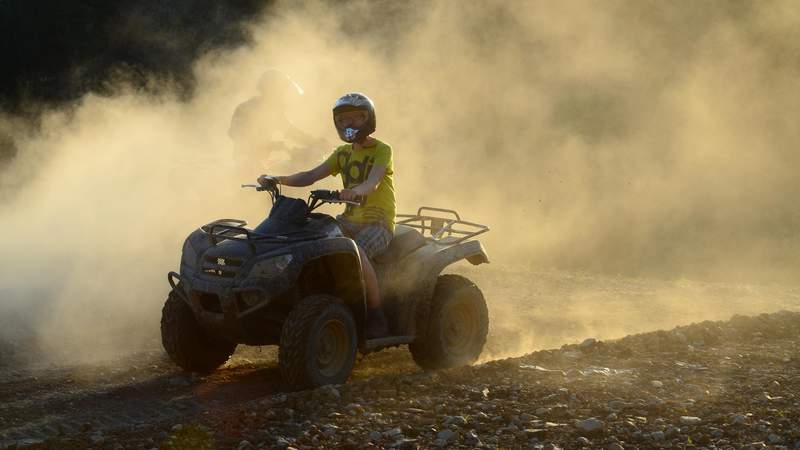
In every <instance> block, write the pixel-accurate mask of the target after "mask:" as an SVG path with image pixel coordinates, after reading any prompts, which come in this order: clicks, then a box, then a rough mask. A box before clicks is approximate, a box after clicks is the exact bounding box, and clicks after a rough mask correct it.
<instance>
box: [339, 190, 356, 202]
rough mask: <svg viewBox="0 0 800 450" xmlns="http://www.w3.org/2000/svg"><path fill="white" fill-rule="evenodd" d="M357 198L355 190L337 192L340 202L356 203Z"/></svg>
mask: <svg viewBox="0 0 800 450" xmlns="http://www.w3.org/2000/svg"><path fill="white" fill-rule="evenodd" d="M359 196H360V195H359V194H358V192H356V190H355V189H342V190H341V191H339V198H341V199H342V200H348V201H358V198H359Z"/></svg>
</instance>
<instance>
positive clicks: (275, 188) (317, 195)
mask: <svg viewBox="0 0 800 450" xmlns="http://www.w3.org/2000/svg"><path fill="white" fill-rule="evenodd" d="M242 188H253V189H255V190H256V191H258V192H264V191H266V192H269V193H270V195H271V196H272V199H273V201H275V199H276V197H277V196H279V195H280V187H279V185H278V184H276V183H269V184H267V185H266V186H264V185H260V184H243V185H242ZM366 201H367V198H366V196H363V195H359V196H357V197H356V198H355V200H344V199H343V198H342V197H341V192H339V191H331V190H328V189H316V190H313V191H311V195H310V196H309V199H308V208H309V211H313V210H314V209H316V208H317V207H319V206H320V205H321V204H322V203H344V204H347V205H355V206H363V205H364V203H366Z"/></svg>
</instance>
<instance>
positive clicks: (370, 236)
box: [336, 216, 394, 259]
mask: <svg viewBox="0 0 800 450" xmlns="http://www.w3.org/2000/svg"><path fill="white" fill-rule="evenodd" d="M336 220H337V221H338V222H339V225H340V226H341V227H342V232H344V234H345V235H347V236H348V237H350V238H351V239H353V240H354V241H356V244H358V246H359V247H361V250H363V251H364V253H366V254H367V257H369V259H372V258H374V257H376V256H378V255H380V254H381V253H383V252H384V251H386V249H387V248H388V247H389V243H390V242H392V237H394V235H393V234H392V232H391V231H389V229H388V228H386V225H384V224H382V223H367V224H358V223H353V222H351V221H349V220H347V219H345V218H344V217H342V216H338V217H336Z"/></svg>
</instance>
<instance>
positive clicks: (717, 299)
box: [0, 271, 800, 449]
mask: <svg viewBox="0 0 800 450" xmlns="http://www.w3.org/2000/svg"><path fill="white" fill-rule="evenodd" d="M467 272H469V271H467ZM468 274H469V273H468ZM471 275H474V273H473V274H471ZM518 275H519V276H520V277H522V276H523V274H522V273H519V274H518ZM539 275H541V276H537V277H536V279H537V280H539V281H537V283H538V284H534V285H531V282H528V286H527V288H528V289H527V290H528V292H529V293H533V294H530V295H535V297H533V298H536V299H538V300H540V301H539V302H538V305H539V306H540V307H544V306H551V307H552V306H555V304H556V303H557V300H555V299H556V297H560V298H562V299H564V298H568V299H571V300H573V301H574V300H575V299H576V295H577V294H575V295H570V294H569V292H570V290H574V292H575V293H577V292H581V294H580V295H581V296H584V295H588V294H586V293H585V292H586V291H585V289H584V288H587V287H592V286H594V287H596V288H598V289H596V290H593V291H592V292H594V293H593V294H591V295H592V296H598V295H599V296H601V297H602V296H607V299H608V300H609V302H611V300H612V299H614V298H616V301H617V302H620V303H624V302H625V301H626V299H627V301H629V305H628V306H629V307H628V308H626V309H620V310H619V311H618V314H619V317H623V315H622V312H623V311H625V315H624V317H625V318H626V320H625V321H624V323H615V324H614V326H610V325H609V326H608V327H606V328H601V327H600V326H599V325H598V324H597V323H595V322H592V321H590V320H587V319H586V318H585V317H584V316H583V313H578V312H576V311H582V310H583V308H591V307H590V306H587V305H582V306H580V307H577V306H575V305H574V304H573V306H572V307H570V306H569V305H568V304H565V305H564V307H563V308H562V311H561V321H560V323H561V324H562V326H563V327H564V328H565V329H562V330H561V331H560V334H559V333H557V332H556V331H558V329H557V327H555V325H554V322H555V319H554V318H553V317H552V316H547V317H545V315H543V314H541V312H539V313H537V312H536V311H539V310H538V309H537V308H535V307H533V306H532V307H531V311H529V312H528V313H526V314H529V315H527V316H526V315H525V314H521V313H520V310H519V309H517V310H516V311H517V313H516V314H512V311H514V309H513V308H512V309H506V308H503V307H502V305H501V304H500V303H499V301H498V298H499V297H498V296H499V295H500V294H503V293H504V292H503V289H508V290H509V291H508V292H505V294H510V293H511V292H510V291H511V290H512V288H511V287H510V285H509V284H507V283H500V282H499V281H498V284H496V285H495V284H492V283H491V282H485V283H483V284H484V285H485V287H484V290H485V291H487V294H491V295H488V297H489V299H490V308H491V303H492V302H496V303H495V304H496V307H495V308H494V309H493V312H492V315H493V317H492V320H493V328H492V332H491V334H490V340H489V343H488V345H487V352H486V354H487V356H486V358H485V360H484V361H481V363H480V364H477V365H475V366H472V367H462V368H456V369H451V370H445V371H439V372H432V373H425V372H422V371H420V370H419V369H418V368H416V366H414V364H413V362H412V361H411V358H410V357H409V355H408V352H407V351H406V350H405V349H403V348H400V349H393V350H389V351H383V352H379V353H377V354H373V355H368V356H367V357H365V358H363V359H362V360H361V361H359V362H358V363H357V366H356V370H355V371H354V374H353V376H352V378H351V381H350V382H349V383H347V384H345V385H338V386H327V387H324V388H321V389H317V390H314V391H303V392H289V391H288V390H287V389H286V387H285V386H283V385H282V383H281V381H280V377H279V373H278V370H277V366H276V356H275V351H274V349H272V348H267V349H263V350H261V349H255V348H243V349H241V350H240V351H237V354H236V355H235V356H234V358H233V359H232V360H231V361H230V362H229V363H228V364H227V365H226V366H225V367H224V368H222V369H221V370H219V371H217V372H215V373H214V374H211V375H208V376H205V377H200V376H197V375H192V374H189V375H187V374H182V373H180V372H179V371H177V370H176V369H175V368H174V367H173V366H172V365H171V364H170V362H169V361H168V360H166V359H165V357H164V356H163V353H162V352H161V351H160V350H159V349H158V348H157V347H155V346H154V347H153V348H152V349H150V350H146V351H142V352H138V353H133V354H126V355H121V356H120V357H118V358H116V359H114V360H105V361H101V362H95V363H91V364H88V363H87V364H79V365H72V366H70V365H64V364H59V365H53V364H50V365H44V364H42V365H38V366H37V365H28V366H25V367H5V368H3V369H1V370H0V399H2V403H1V404H0V447H2V448H47V449H64V448H109V449H115V448H142V449H151V448H161V449H179V448H180V449H189V448H192V449H196V448H231V449H251V448H296V449H301V448H354V449H356V448H400V449H406V448H541V449H555V448H593V449H594V448H603V449H627V448H709V449H712V448H736V449H739V448H800V378H798V377H797V376H796V374H797V373H798V370H800V337H798V336H800V313H797V312H791V311H778V312H771V313H768V314H751V315H748V316H744V315H733V317H731V314H730V311H734V312H736V311H742V310H746V309H747V308H751V307H752V308H757V307H763V306H764V305H760V304H758V302H755V301H753V302H747V301H745V300H747V299H748V298H750V299H752V298H756V297H758V298H762V299H763V296H764V295H765V294H766V293H769V294H770V295H771V297H770V298H771V299H772V300H773V304H778V305H781V306H786V307H789V308H791V307H792V306H793V305H796V303H794V302H795V301H796V291H795V290H793V289H788V288H778V287H774V286H773V287H770V286H731V285H727V287H724V288H723V287H722V286H721V285H712V284H704V285H699V284H692V283H688V282H682V283H679V285H675V284H670V285H667V284H666V283H665V284H663V285H659V284H658V283H657V282H655V281H652V280H650V281H647V280H644V281H642V280H639V281H636V280H624V279H618V280H612V279H598V278H596V277H588V276H586V277H581V276H576V275H574V274H573V275H569V276H566V275H562V276H557V275H556V274H550V278H547V277H546V276H544V274H539ZM506 276H507V277H510V278H513V276H516V275H514V274H513V273H512V274H506ZM483 281H486V280H483ZM500 285H502V286H506V287H501V286H500ZM565 286H568V288H565ZM601 287H604V289H603V288H601ZM515 291H517V290H515ZM557 292H559V293H560V294H561V295H559V296H556V295H555V294H556V293H557ZM667 292H670V293H671V294H670V295H666V294H665V293H667ZM612 293H616V294H613V295H612ZM678 293H682V295H683V297H687V298H688V297H694V296H695V295H697V296H699V297H702V298H705V299H707V302H706V303H704V304H703V305H700V304H699V302H697V301H695V302H685V303H684V302H681V303H679V305H682V306H681V307H683V308H685V309H686V310H687V311H695V310H698V311H699V310H700V309H701V308H704V310H705V311H706V314H705V315H704V316H703V315H700V314H697V315H696V316H695V317H709V316H714V315H722V314H726V313H727V314H728V319H727V320H716V321H703V322H697V323H694V324H692V325H688V326H679V327H677V328H672V329H670V330H669V331H649V332H643V333H639V334H632V335H628V336H625V337H620V336H614V334H615V333H620V332H621V331H624V330H625V328H626V326H627V327H629V329H633V330H635V329H636V327H645V326H647V325H646V324H645V323H644V322H645V321H644V320H642V321H641V322H638V323H637V322H635V321H631V320H629V319H630V317H631V314H633V315H634V316H635V315H636V314H641V315H642V317H643V318H644V317H645V316H646V314H645V311H647V310H648V308H649V310H650V311H654V309H653V308H654V307H655V310H658V309H659V308H660V307H664V308H665V306H664V305H666V303H663V304H662V305H661V306H659V305H658V304H657V303H658V302H659V301H663V302H666V300H663V299H665V298H673V299H674V298H678V297H679V296H678V295H677V294H678ZM509 296H510V295H506V296H505V297H506V298H508V297H509ZM626 296H627V297H626ZM648 297H651V300H652V301H651V302H649V306H645V305H643V304H642V303H640V302H641V300H643V299H647V298H648ZM520 298H522V294H520ZM633 299H637V301H636V302H633ZM659 299H661V300H659ZM723 299H726V300H727V303H726V305H727V308H725V309H720V310H713V309H710V306H711V305H715V304H717V303H719V304H722V303H723ZM512 300H514V298H513V297H512V298H511V299H510V300H509V301H512ZM654 304H655V306H654ZM637 305H638V306H637ZM637 307H638V308H640V310H639V312H638V313H637V309H636V308H637ZM574 308H577V310H576V309H574ZM675 308H677V306H676V305H673V308H671V309H669V310H670V311H673V313H674V314H673V315H671V316H670V315H668V314H661V315H660V317H653V318H652V320H650V321H649V324H650V325H651V326H652V324H656V325H660V324H663V323H668V321H669V320H678V319H679V318H680V317H681V316H680V315H679V314H677V313H675ZM794 309H798V308H796V307H795V308H794ZM595 310H596V312H595V316H596V317H597V318H598V319H599V320H600V321H604V320H611V317H613V314H614V311H613V310H608V309H607V308H595ZM665 311H666V308H665ZM709 311H712V312H709ZM744 312H747V311H744ZM512 316H514V317H516V322H514V327H511V325H510V320H511V318H512ZM578 317H584V318H583V320H577V318H578ZM525 320H529V325H530V326H531V327H532V328H537V327H538V328H539V329H544V330H548V328H547V327H545V324H546V323H550V324H551V326H552V327H554V328H552V329H549V330H550V331H548V333H549V334H550V335H552V336H555V337H554V339H555V338H560V339H563V342H573V343H571V344H567V345H561V346H560V347H559V346H558V345H550V344H551V342H550V341H546V343H547V345H548V346H549V347H551V348H553V349H549V350H539V351H535V352H533V353H529V352H519V353H517V354H518V355H520V354H522V355H523V356H517V357H511V358H507V357H503V355H502V354H501V353H502V350H503V349H504V348H506V349H512V350H510V351H512V352H513V351H519V349H518V348H516V347H519V346H520V345H521V346H524V345H532V344H529V343H528V339H529V338H531V336H530V334H529V333H521V332H520V331H519V330H524V329H525V328H524V321H525ZM665 321H667V322H665ZM689 322H691V320H687V321H686V322H685V323H689ZM592 323H595V325H591V324H592ZM575 324H581V326H578V325H575ZM587 324H588V325H587ZM587 327H588V328H587ZM514 330H516V333H515V332H514ZM570 330H572V331H570ZM587 331H593V332H595V333H593V337H588V338H587V336H585V333H586V332H587ZM581 334H584V338H581V339H577V337H578V336H580V335H581ZM534 348H536V347H534ZM539 348H542V347H539Z"/></svg>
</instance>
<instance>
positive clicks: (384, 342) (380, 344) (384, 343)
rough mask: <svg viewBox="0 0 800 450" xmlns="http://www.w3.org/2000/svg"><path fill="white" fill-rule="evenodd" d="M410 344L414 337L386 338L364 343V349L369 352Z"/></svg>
mask: <svg viewBox="0 0 800 450" xmlns="http://www.w3.org/2000/svg"><path fill="white" fill-rule="evenodd" d="M412 342H414V336H387V337H382V338H378V339H370V340H368V341H366V342H365V344H364V349H365V350H366V351H368V352H369V351H373V350H378V349H381V348H385V347H395V346H398V345H403V344H410V343H412Z"/></svg>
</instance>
